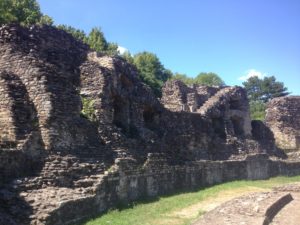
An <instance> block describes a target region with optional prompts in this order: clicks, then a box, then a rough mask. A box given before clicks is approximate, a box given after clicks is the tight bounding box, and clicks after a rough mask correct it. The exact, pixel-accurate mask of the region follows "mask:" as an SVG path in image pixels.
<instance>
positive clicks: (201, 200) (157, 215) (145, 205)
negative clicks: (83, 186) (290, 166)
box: [85, 176, 300, 225]
mask: <svg viewBox="0 0 300 225" xmlns="http://www.w3.org/2000/svg"><path fill="white" fill-rule="evenodd" d="M293 182H300V176H295V177H276V178H272V179H269V180H263V181H234V182H228V183H224V184H220V185H215V186H213V187H210V188H205V189H202V190H199V191H197V192H189V193H182V194H177V195H173V196H163V197H160V198H159V199H156V200H153V201H151V200H149V201H140V202H136V203H134V204H133V205H132V206H129V207H125V208H123V209H115V210H111V211H109V212H107V213H106V214H104V215H102V216H100V217H99V218H96V219H94V220H91V221H89V222H87V223H86V224H85V225H106V224H112V225H186V224H190V223H191V222H192V221H194V220H195V219H196V218H198V217H199V216H201V215H202V214H203V213H205V212H206V211H208V210H211V209H213V208H215V207H216V206H218V205H220V204H221V203H223V202H225V201H228V200H229V199H232V198H235V197H238V196H241V195H244V194H247V193H250V192H259V191H268V190H270V189H271V188H272V187H274V186H278V185H282V184H287V183H293Z"/></svg>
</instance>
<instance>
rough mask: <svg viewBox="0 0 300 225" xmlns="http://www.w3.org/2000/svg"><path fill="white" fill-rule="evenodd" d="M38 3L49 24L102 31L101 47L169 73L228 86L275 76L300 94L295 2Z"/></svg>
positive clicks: (299, 10)
mask: <svg viewBox="0 0 300 225" xmlns="http://www.w3.org/2000/svg"><path fill="white" fill-rule="evenodd" d="M38 2H39V3H40V5H41V9H42V12H43V13H45V14H48V15H49V16H51V17H52V18H53V19H54V21H55V23H56V24H68V25H71V26H74V27H76V28H79V29H82V30H84V31H85V32H87V33H88V32H89V31H90V30H91V28H92V27H95V26H98V27H101V28H102V30H103V32H104V34H105V36H106V39H107V40H108V41H110V42H117V43H118V44H119V45H120V46H123V47H125V48H127V49H129V51H130V52H131V53H133V54H135V53H137V52H141V51H144V50H146V51H150V52H153V53H155V54H157V56H158V57H159V58H160V60H161V62H162V64H164V66H165V67H166V68H168V69H170V70H172V71H173V72H179V73H185V74H187V75H188V76H191V77H193V76H196V75H197V74H198V73H200V72H215V73H217V74H219V75H220V76H221V77H222V79H223V80H224V81H225V82H226V83H227V84H228V85H235V84H236V85H240V84H241V82H242V80H241V77H245V76H247V75H248V76H250V75H259V76H264V75H265V76H270V75H274V76H275V77H276V78H277V80H279V81H283V82H284V83H285V85H286V86H287V87H288V89H289V91H290V92H292V94H294V95H296V94H297V95H300V0H226V1H225V0H177V1H176V0H151V1H150V0H148V1H146V0H38ZM239 78H240V79H239Z"/></svg>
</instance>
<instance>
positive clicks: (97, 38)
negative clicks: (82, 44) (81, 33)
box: [86, 27, 118, 55]
mask: <svg viewBox="0 0 300 225" xmlns="http://www.w3.org/2000/svg"><path fill="white" fill-rule="evenodd" d="M86 42H87V44H88V45H89V46H90V47H91V49H93V50H95V51H97V52H104V53H106V54H109V55H116V54H118V45H117V44H116V43H109V42H108V41H107V40H106V39H105V37H104V34H103V32H102V31H101V28H99V27H94V28H93V29H92V30H91V32H90V33H89V35H88V36H87V41H86Z"/></svg>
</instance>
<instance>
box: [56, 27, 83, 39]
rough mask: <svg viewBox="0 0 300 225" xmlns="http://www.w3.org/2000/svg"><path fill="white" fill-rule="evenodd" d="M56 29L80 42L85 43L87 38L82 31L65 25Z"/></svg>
mask: <svg viewBox="0 0 300 225" xmlns="http://www.w3.org/2000/svg"><path fill="white" fill-rule="evenodd" d="M57 28H58V29H61V30H64V31H66V32H68V33H69V34H71V35H72V36H73V37H74V38H75V39H77V40H80V41H82V42H84V43H86V42H87V36H86V34H85V33H84V31H83V30H79V29H76V28H74V27H72V26H67V25H58V26H57Z"/></svg>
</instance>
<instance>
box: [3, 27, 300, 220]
mask: <svg viewBox="0 0 300 225" xmlns="http://www.w3.org/2000/svg"><path fill="white" fill-rule="evenodd" d="M0 91H1V92H0V97H1V98H0V122H1V123H0V162H1V163H0V175H1V177H0V218H1V219H0V224H1V223H4V224H51V225H56V224H71V223H73V222H76V221H80V220H82V219H83V218H86V217H87V216H88V217H89V216H91V215H93V214H97V213H100V212H103V211H104V210H106V209H108V208H110V207H112V206H115V205H116V204H117V203H118V202H119V201H125V202H128V201H132V200H136V199H138V198H141V197H145V196H157V195H160V194H165V193H170V192H172V191H176V190H180V189H190V188H198V187H202V186H206V185H212V184H215V183H219V182H224V181H229V180H234V179H260V178H267V177H270V176H275V175H279V174H281V175H293V174H299V173H300V171H299V162H297V161H294V162H290V161H280V160H279V161H277V160H274V161H272V160H269V159H268V156H277V157H282V151H280V149H278V148H276V147H275V145H274V140H275V139H274V136H273V133H272V132H271V131H270V130H269V129H268V127H266V126H265V125H264V124H262V123H258V122H253V123H252V124H251V123H250V119H249V108H248V107H249V106H248V100H247V98H246V93H245V90H244V89H242V88H240V87H223V88H220V87H202V86H194V87H187V86H186V85H184V84H183V83H181V82H180V81H171V82H167V83H166V84H165V86H164V88H163V97H162V99H161V101H160V100H158V99H157V98H156V97H155V96H154V94H153V93H152V91H151V89H150V87H148V86H147V85H145V84H144V83H142V82H141V81H140V79H139V74H138V72H137V70H136V68H135V67H134V66H132V65H130V64H128V63H127V62H126V61H125V60H124V59H122V58H120V57H117V56H116V57H109V56H105V55H101V54H100V53H95V52H91V51H90V50H89V49H88V47H87V46H86V45H84V44H82V43H80V42H78V41H76V40H74V39H73V38H72V36H71V35H69V34H67V33H66V32H64V31H61V30H57V29H55V28H53V27H49V26H43V27H37V26H36V27H31V28H29V29H28V28H23V27H20V26H17V25H11V26H3V27H1V28H0ZM81 99H84V100H85V101H87V102H89V107H90V108H89V110H90V113H91V114H92V115H91V117H92V119H91V118H90V119H91V120H89V118H84V117H83V116H82V115H81V114H80V112H81V109H82V107H83V104H82V101H81ZM264 139H268V140H269V141H267V142H266V141H265V140H264ZM250 153H253V154H259V153H266V155H263V156H262V155H258V156H252V157H250V158H249V157H248V158H247V160H245V157H246V156H247V155H248V154H250ZM215 160H218V161H215ZM220 160H221V161H220ZM226 160H227V161H226ZM16 178H18V179H16ZM182 180H185V181H186V183H184V182H182ZM3 221H4V222H3Z"/></svg>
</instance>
